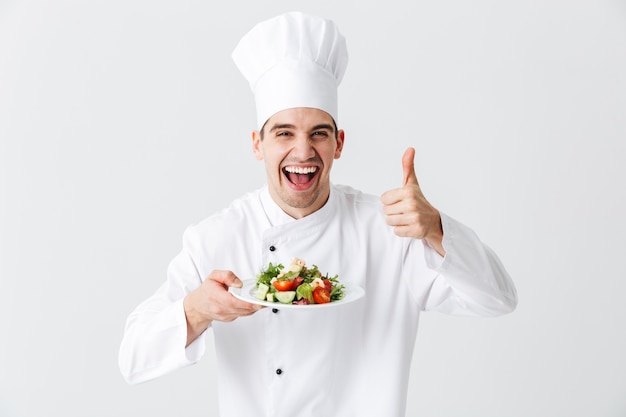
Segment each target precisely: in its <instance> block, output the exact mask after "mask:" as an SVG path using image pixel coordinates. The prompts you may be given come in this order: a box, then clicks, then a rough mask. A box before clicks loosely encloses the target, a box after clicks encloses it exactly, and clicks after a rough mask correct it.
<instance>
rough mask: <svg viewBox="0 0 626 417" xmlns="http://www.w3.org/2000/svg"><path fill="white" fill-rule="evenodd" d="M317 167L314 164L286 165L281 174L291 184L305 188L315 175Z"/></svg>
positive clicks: (317, 170)
mask: <svg viewBox="0 0 626 417" xmlns="http://www.w3.org/2000/svg"><path fill="white" fill-rule="evenodd" d="M318 172H319V169H318V168H317V167H316V166H306V167H303V166H286V167H284V168H283V174H284V175H285V177H286V178H287V180H289V182H290V183H291V184H293V185H294V186H295V188H298V189H306V188H308V186H309V185H310V184H312V182H313V180H314V179H315V177H316V176H317V173H318Z"/></svg>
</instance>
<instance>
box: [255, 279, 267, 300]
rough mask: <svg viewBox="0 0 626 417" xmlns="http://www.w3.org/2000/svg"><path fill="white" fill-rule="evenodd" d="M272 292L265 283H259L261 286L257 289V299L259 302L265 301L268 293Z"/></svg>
mask: <svg viewBox="0 0 626 417" xmlns="http://www.w3.org/2000/svg"><path fill="white" fill-rule="evenodd" d="M269 290H270V287H268V286H267V285H265V284H263V283H259V285H258V286H257V288H256V294H255V296H256V298H257V300H265V296H266V295H267V292H268V291H269Z"/></svg>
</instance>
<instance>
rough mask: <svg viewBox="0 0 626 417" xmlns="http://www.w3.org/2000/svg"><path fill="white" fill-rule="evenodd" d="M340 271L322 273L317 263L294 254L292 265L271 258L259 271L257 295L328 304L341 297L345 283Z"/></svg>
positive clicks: (285, 301)
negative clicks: (311, 264)
mask: <svg viewBox="0 0 626 417" xmlns="http://www.w3.org/2000/svg"><path fill="white" fill-rule="evenodd" d="M337 277H338V275H335V276H332V277H329V276H328V274H326V275H322V273H321V272H320V270H319V268H318V267H317V265H313V266H312V267H311V268H309V267H307V266H306V263H305V262H304V261H303V260H302V259H299V258H293V259H292V261H291V265H289V267H288V268H285V267H284V266H283V265H282V264H278V265H274V264H272V263H271V262H270V264H269V266H268V267H267V269H265V270H263V271H261V272H260V273H259V274H257V276H256V278H257V282H256V294H255V296H256V298H257V299H259V300H265V301H269V302H274V303H283V304H325V303H330V302H332V301H337V300H341V299H342V298H343V296H344V286H343V285H342V284H340V283H339V280H338V279H337Z"/></svg>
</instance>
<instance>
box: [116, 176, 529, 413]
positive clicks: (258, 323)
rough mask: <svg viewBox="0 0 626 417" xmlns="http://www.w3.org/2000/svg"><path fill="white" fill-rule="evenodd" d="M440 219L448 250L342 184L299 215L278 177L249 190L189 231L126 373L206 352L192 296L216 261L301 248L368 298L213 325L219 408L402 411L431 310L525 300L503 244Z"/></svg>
mask: <svg viewBox="0 0 626 417" xmlns="http://www.w3.org/2000/svg"><path fill="white" fill-rule="evenodd" d="M441 221H442V226H443V230H444V238H443V245H444V248H445V250H446V255H445V257H443V258H442V257H441V256H440V255H439V254H438V253H437V252H436V251H435V250H433V249H432V248H431V247H429V246H428V244H426V242H425V241H421V240H416V239H412V238H403V237H398V236H396V235H395V234H394V232H393V228H392V227H390V226H388V225H387V224H386V221H385V215H384V213H383V209H382V205H381V202H380V198H379V197H377V196H374V195H368V194H364V193H361V192H360V191H357V190H355V189H353V188H350V187H347V186H340V185H335V184H331V192H330V196H329V199H328V201H327V203H326V204H325V205H324V206H323V207H322V208H321V209H320V210H318V211H316V212H314V213H312V214H310V215H309V216H306V217H304V218H302V219H298V220H296V219H293V218H291V217H290V216H288V215H287V214H285V213H284V212H283V211H282V210H281V209H280V208H279V206H278V205H277V204H276V203H275V202H274V201H273V200H272V198H271V197H270V194H269V191H268V189H267V186H265V187H263V188H261V189H259V190H256V191H254V192H250V193H248V194H246V195H244V196H243V197H241V198H239V199H237V200H235V201H234V202H233V203H232V204H231V205H230V206H229V207H228V208H226V209H224V210H222V211H220V212H217V213H215V214H214V215H211V216H210V217H208V218H207V219H205V220H203V221H202V222H200V223H198V224H196V225H193V226H190V227H189V228H187V230H186V231H185V233H184V235H183V248H182V250H181V252H180V253H179V254H178V255H177V256H176V257H175V258H174V259H173V260H172V262H171V263H170V265H169V267H168V273H167V280H166V281H165V283H164V284H163V285H162V286H161V287H160V288H159V289H158V290H157V291H156V293H155V294H154V295H152V296H151V297H150V298H148V299H147V300H146V301H145V302H143V303H142V304H140V305H139V306H138V307H137V308H136V309H135V310H134V311H133V312H132V313H131V314H130V315H129V317H128V320H127V323H126V328H125V333H124V337H123V340H122V344H121V347H120V354H119V364H120V369H121V372H122V374H123V376H124V377H125V379H126V380H127V381H128V382H129V383H139V382H143V381H147V380H150V379H153V378H156V377H158V376H161V375H164V374H166V373H168V372H171V371H173V370H176V369H179V368H181V367H184V366H187V365H191V364H193V363H195V362H197V361H198V360H200V358H201V357H202V356H203V354H204V353H205V338H206V332H205V333H203V334H202V335H201V336H200V337H198V338H197V339H196V340H195V341H194V342H193V343H191V344H190V345H189V346H188V347H187V348H185V344H186V335H187V327H186V321H185V313H184V309H183V298H184V297H185V295H186V294H188V293H189V292H191V291H193V290H194V289H196V288H198V286H200V285H201V283H202V281H203V280H204V279H205V278H206V277H207V276H208V275H209V274H210V273H211V271H213V270H231V271H233V272H234V273H235V274H236V275H237V276H238V277H239V278H240V279H242V280H246V279H254V278H255V277H256V274H258V273H259V272H260V271H261V270H263V269H265V268H266V267H267V266H268V264H269V263H270V262H272V263H273V264H275V265H276V264H278V263H282V264H283V265H286V266H287V265H289V264H290V263H291V259H292V258H293V257H298V258H301V259H303V260H304V261H305V262H306V264H307V265H308V266H312V265H317V266H318V267H319V269H320V271H321V272H322V273H326V272H328V273H329V274H330V275H331V276H332V275H334V274H338V279H339V281H340V282H342V283H346V284H351V285H352V284H354V285H358V286H361V287H362V288H363V289H364V290H365V296H364V297H363V298H361V299H359V300H358V301H355V302H352V303H346V304H343V305H337V306H334V307H331V308H319V309H317V308H316V309H312V308H309V309H302V310H298V309H294V308H291V309H285V308H282V309H281V308H280V305H277V306H276V308H264V309H261V310H259V311H258V312H256V313H254V314H253V315H251V316H247V317H240V318H238V319H236V320H234V321H232V322H219V321H213V323H212V325H211V326H210V328H209V329H208V330H207V331H213V333H214V343H215V352H216V355H217V369H218V386H219V388H218V403H219V409H220V415H221V416H222V417H241V416H267V417H269V416H272V417H283V416H290V417H291V416H300V417H319V416H337V417H344V416H346V417H347V416H358V417H365V416H376V417H380V416H385V417H396V416H398V417H400V416H404V414H405V408H406V398H407V389H408V380H409V370H410V368H411V358H412V354H413V348H414V343H415V337H416V334H417V327H418V319H419V316H420V312H421V311H424V310H437V311H440V312H443V313H448V314H455V315H469V316H496V315H500V314H504V313H508V312H510V311H512V310H513V309H514V308H515V306H516V304H517V294H516V290H515V287H514V284H513V283H512V281H511V279H510V277H509V275H508V274H507V272H506V271H505V269H504V267H503V266H502V264H501V262H500V261H499V259H498V257H497V256H496V255H495V254H494V252H492V250H491V249H489V248H488V247H487V246H485V245H484V244H483V243H482V242H481V241H480V240H479V239H478V237H477V236H476V234H475V233H474V232H473V231H472V230H470V229H469V228H467V227H466V226H464V225H462V224H461V223H459V222H457V221H455V220H454V219H452V218H451V217H449V216H447V215H445V214H443V213H442V214H441ZM199 404H201V402H200V401H199Z"/></svg>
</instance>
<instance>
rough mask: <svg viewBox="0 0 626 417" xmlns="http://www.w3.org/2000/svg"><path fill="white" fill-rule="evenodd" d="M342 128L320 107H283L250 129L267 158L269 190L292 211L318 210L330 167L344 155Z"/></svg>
mask: <svg viewBox="0 0 626 417" xmlns="http://www.w3.org/2000/svg"><path fill="white" fill-rule="evenodd" d="M343 142H344V132H343V131H342V130H339V131H338V132H336V131H335V123H334V122H333V119H332V117H331V116H330V115H329V114H328V113H326V112H324V111H322V110H318V109H313V108H308V107H298V108H293V109H287V110H283V111H281V112H278V113H276V114H275V115H273V116H272V117H270V118H269V119H268V121H267V122H266V123H265V126H264V127H263V138H262V139H261V133H260V132H258V131H254V132H253V133H252V148H253V151H254V155H255V157H256V158H257V159H258V160H265V170H266V173H267V182H268V186H269V192H270V195H271V196H272V198H273V199H274V201H275V202H276V203H277V204H278V205H279V206H280V207H281V208H282V209H283V211H285V212H286V213H287V214H289V215H290V216H292V217H294V218H296V219H298V218H302V217H304V216H307V215H309V214H311V213H313V212H315V211H316V210H319V209H320V208H321V207H322V206H323V205H324V204H325V203H326V200H328V196H329V193H330V170H331V168H332V165H333V160H334V159H338V158H339V157H340V156H341V150H342V149H343Z"/></svg>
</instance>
